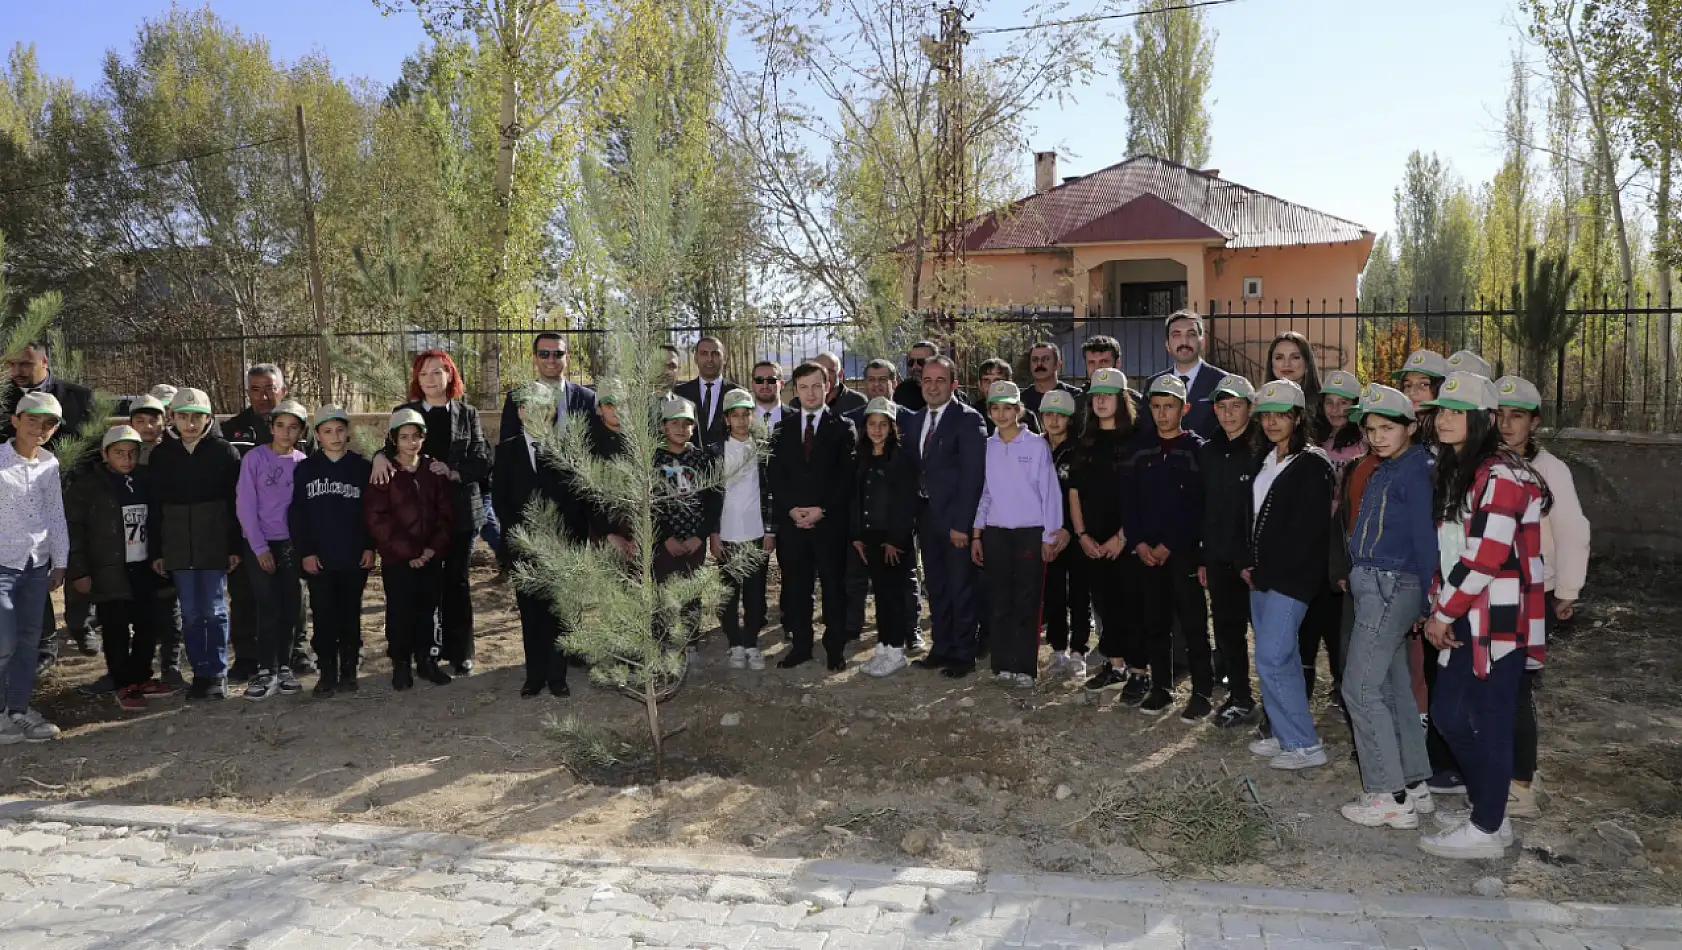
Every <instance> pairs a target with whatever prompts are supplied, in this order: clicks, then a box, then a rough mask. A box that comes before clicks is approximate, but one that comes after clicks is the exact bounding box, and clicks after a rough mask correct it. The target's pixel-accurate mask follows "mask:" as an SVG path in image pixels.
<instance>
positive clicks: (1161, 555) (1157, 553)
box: [1151, 544, 1168, 564]
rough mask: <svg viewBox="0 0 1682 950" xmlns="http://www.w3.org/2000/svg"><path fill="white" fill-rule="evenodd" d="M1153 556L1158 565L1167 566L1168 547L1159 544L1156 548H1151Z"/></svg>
mask: <svg viewBox="0 0 1682 950" xmlns="http://www.w3.org/2000/svg"><path fill="white" fill-rule="evenodd" d="M1151 555H1152V556H1153V557H1155V558H1156V563H1158V564H1167V563H1168V545H1166V544H1159V545H1157V546H1156V547H1154V548H1151Z"/></svg>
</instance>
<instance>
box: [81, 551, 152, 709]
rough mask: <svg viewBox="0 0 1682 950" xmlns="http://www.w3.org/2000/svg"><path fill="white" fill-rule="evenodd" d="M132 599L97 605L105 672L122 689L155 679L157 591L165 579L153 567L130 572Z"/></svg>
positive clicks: (141, 566)
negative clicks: (153, 667) (103, 641)
mask: <svg viewBox="0 0 1682 950" xmlns="http://www.w3.org/2000/svg"><path fill="white" fill-rule="evenodd" d="M128 582H129V599H127V600H107V601H105V602H103V603H99V604H95V605H94V608H93V609H94V613H95V614H96V615H98V617H99V625H100V627H102V628H103V629H104V634H105V672H106V673H107V674H109V675H110V677H111V682H112V683H114V684H115V685H116V687H117V688H118V689H123V688H124V687H127V686H137V685H139V684H141V683H144V682H146V681H147V680H149V679H151V678H152V654H153V651H154V649H155V646H156V643H157V635H158V611H157V609H156V604H157V590H158V587H159V586H160V585H161V584H162V583H163V579H162V578H160V577H158V575H156V574H154V573H152V568H151V566H150V565H148V564H145V563H137V564H132V565H130V566H129V568H128Z"/></svg>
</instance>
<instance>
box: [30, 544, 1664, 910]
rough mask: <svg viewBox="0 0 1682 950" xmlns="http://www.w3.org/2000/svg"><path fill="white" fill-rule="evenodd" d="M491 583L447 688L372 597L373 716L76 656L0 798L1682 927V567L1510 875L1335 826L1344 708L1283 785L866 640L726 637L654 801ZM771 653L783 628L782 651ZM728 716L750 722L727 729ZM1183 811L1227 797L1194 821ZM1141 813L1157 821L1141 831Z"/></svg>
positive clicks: (1173, 725) (1572, 738)
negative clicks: (1331, 896) (111, 671)
mask: <svg viewBox="0 0 1682 950" xmlns="http://www.w3.org/2000/svg"><path fill="white" fill-rule="evenodd" d="M488 581H489V573H488V572H479V573H477V574H476V575H475V597H476V599H477V602H478V605H479V613H478V631H479V647H478V649H479V672H478V673H477V674H476V675H474V676H473V677H471V678H468V679H465V680H457V681H456V682H454V683H451V684H450V685H448V686H443V687H432V686H428V685H426V684H424V683H423V684H421V685H419V686H418V687H417V688H416V689H415V690H414V691H412V692H408V693H402V694H397V693H393V692H392V691H391V690H390V688H389V685H388V677H389V664H388V663H387V662H386V661H385V660H384V659H383V658H381V657H378V656H377V654H378V653H379V652H380V649H381V648H382V647H383V634H382V613H383V608H382V605H381V604H380V603H379V600H378V591H379V584H378V583H374V584H370V585H369V594H370V597H369V603H368V604H367V607H366V610H365V617H364V628H365V631H366V636H367V638H368V642H369V644H370V646H369V650H368V653H369V656H370V660H369V661H368V663H367V664H366V665H365V667H364V676H363V690H362V692H361V693H360V694H358V695H356V696H354V697H344V696H339V697H334V698H331V699H327V700H315V699H312V698H310V697H309V695H308V694H307V693H306V694H305V695H303V696H300V697H295V698H275V699H270V700H267V701H265V702H261V703H255V702H247V701H245V700H242V699H238V698H233V699H229V700H227V701H225V702H222V703H217V704H213V705H198V706H193V707H184V706H183V705H182V703H181V701H180V700H179V699H170V700H165V701H161V702H158V703H156V704H154V706H153V708H152V710H151V711H149V712H148V713H145V714H142V715H133V714H129V715H125V714H123V713H121V712H119V710H118V709H117V707H116V705H115V703H114V701H113V700H111V699H110V698H109V697H104V698H99V699H94V698H89V697H86V696H83V695H82V694H80V693H78V692H77V691H76V690H75V687H76V686H77V685H80V684H82V683H86V682H88V681H90V680H92V679H94V678H95V677H96V676H98V675H99V673H100V672H102V661H100V660H90V659H82V658H80V657H72V658H69V659H67V660H66V661H65V663H64V665H63V666H62V667H61V669H60V671H59V672H58V673H56V674H55V675H54V676H53V677H52V678H51V679H49V680H48V681H47V682H46V683H44V684H43V687H42V690H41V695H40V697H39V702H38V706H39V707H40V708H42V709H44V710H45V711H46V712H47V713H48V715H49V716H51V717H53V718H54V719H55V720H56V721H57V722H59V723H60V724H61V725H62V726H64V727H65V734H64V736H63V738H62V739H61V740H60V741H58V742H54V743H48V744H43V745H32V746H14V747H11V748H8V749H6V750H4V751H0V762H3V763H4V767H3V768H0V792H4V793H9V794H17V795H26V796H33V797H47V798H55V797H56V798H81V797H94V798H102V799H107V800H113V801H123V802H132V803H155V804H184V805H192V806H198V807H209V808H217V809H224V810H231V811H243V812H251V813H255V814H262V815H268V816H287V817H299V818H308V819H325V820H332V819H335V818H340V819H354V820H357V821H365V822H379V823H389V824H397V825H413V826H419V827H422V828H426V829H430V830H434V831H443V832H452V833H457V834H466V835H476V836H483V837H486V838H494V839H503V840H521V841H530V842H538V843H547V844H590V845H614V846H626V847H653V846H660V847H684V848H694V849H697V850H703V851H711V852H720V851H726V852H753V853H757V854H762V855H766V856H772V857H797V858H819V857H824V858H846V859H853V860H868V861H897V862H902V863H916V864H933V865H940V866H948V867H961V868H973V869H991V870H999V871H1021V870H1044V871H1071V872H1080V873H1089V874H1122V875H1131V874H1144V873H1154V874H1173V875H1183V876H1192V877H1201V878H1209V879H1218V880H1223V881H1230V882H1236V883H1245V884H1256V885H1275V886H1289V887H1320V888H1339V889H1350V890H1357V891H1374V892H1379V891H1382V892H1395V891H1415V892H1436V893H1446V894H1460V895H1465V894H1468V893H1469V892H1470V890H1471V885H1472V882H1473V881H1474V880H1475V879H1477V878H1480V877H1485V876H1489V875H1492V874H1493V875H1496V876H1499V877H1501V878H1502V879H1503V880H1505V881H1506V882H1507V884H1508V894H1509V895H1513V896H1533V897H1543V898H1550V899H1561V898H1575V899H1587V900H1616V901H1623V902H1636V903H1642V902H1646V903H1669V902H1674V901H1675V900H1676V894H1677V893H1678V889H1679V885H1678V881H1679V880H1682V634H1679V633H1678V630H1679V627H1682V623H1679V621H1682V568H1678V567H1677V566H1674V565H1657V566H1655V565H1641V564H1635V563H1630V562H1616V563H1604V564H1601V565H1599V566H1598V568H1597V570H1596V571H1595V574H1594V576H1593V577H1592V578H1591V581H1590V584H1589V590H1590V591H1591V593H1592V594H1593V599H1592V600H1591V601H1588V602H1585V603H1584V604H1583V605H1582V609H1581V610H1580V612H1579V620H1578V622H1577V624H1576V627H1575V630H1574V631H1573V632H1570V633H1567V634H1564V635H1562V636H1560V637H1558V638H1557V640H1556V643H1555V644H1554V646H1553V649H1552V652H1551V660H1550V663H1549V666H1548V670H1547V673H1546V679H1545V682H1544V686H1543V688H1542V689H1541V690H1540V691H1539V692H1538V702H1539V704H1540V707H1541V713H1542V728H1543V737H1542V745H1543V751H1542V776H1543V778H1542V782H1543V788H1544V790H1545V792H1546V795H1545V798H1544V802H1545V805H1544V817H1543V818H1541V819H1540V820H1535V821H1524V822H1520V823H1519V833H1520V838H1521V841H1522V843H1523V847H1522V848H1521V849H1517V850H1516V855H1515V856H1514V857H1510V858H1509V859H1507V860H1506V861H1503V862H1499V863H1484V862H1468V863H1453V862H1443V861H1437V860H1433V859H1430V858H1427V857H1425V856H1424V855H1422V854H1421V853H1420V852H1419V851H1418V850H1417V849H1416V848H1415V840H1416V837H1417V835H1416V833H1413V832H1402V831H1377V830H1369V829H1363V828H1358V827H1356V826H1354V825H1351V824H1350V823H1348V822H1347V821H1345V820H1344V819H1343V818H1342V817H1340V816H1339V815H1338V813H1337V807H1338V805H1340V804H1341V803H1343V802H1345V801H1348V800H1349V799H1351V798H1352V797H1353V796H1354V795H1355V794H1356V793H1357V792H1358V791H1359V787H1360V783H1359V777H1358V774H1357V772H1356V769H1355V765H1354V763H1353V762H1352V761H1350V758H1349V754H1348V753H1349V750H1350V741H1349V737H1348V733H1347V730H1346V728H1345V726H1344V725H1343V722H1342V718H1341V716H1340V715H1338V713H1337V712H1336V710H1334V709H1331V708H1329V706H1328V705H1327V703H1326V699H1327V697H1326V696H1325V695H1324V691H1325V687H1324V686H1322V695H1320V696H1318V697H1316V704H1317V709H1318V711H1319V712H1320V727H1321V732H1322V735H1323V736H1324V737H1325V738H1326V739H1327V741H1328V742H1329V743H1330V744H1331V745H1332V747H1333V762H1332V765H1331V766H1330V767H1328V768H1323V769H1316V770H1311V771H1310V772H1308V773H1307V774H1290V773H1281V772H1276V771H1272V770H1270V769H1268V768H1266V767H1265V766H1264V765H1263V763H1262V762H1261V761H1260V760H1258V759H1256V758H1255V757H1253V756H1251V755H1250V754H1249V752H1248V751H1247V750H1246V748H1245V745H1246V744H1247V742H1248V741H1249V740H1250V739H1251V738H1252V736H1251V734H1250V731H1249V730H1238V731H1236V732H1227V731H1221V730H1217V729H1214V728H1213V727H1211V726H1209V725H1207V724H1203V725H1197V726H1187V725H1184V724H1182V723H1181V722H1179V720H1178V718H1177V717H1176V716H1172V715H1170V716H1165V717H1161V718H1157V719H1153V718H1151V717H1147V716H1144V715H1141V714H1140V713H1139V712H1138V711H1136V710H1134V709H1130V708H1127V707H1122V706H1115V705H1112V704H1111V703H1110V701H1109V700H1107V699H1106V700H1105V701H1104V703H1102V704H1091V703H1088V702H1087V701H1086V697H1085V695H1084V694H1083V693H1082V692H1081V691H1080V690H1079V689H1078V686H1077V684H1072V683H1067V684H1065V683H1058V684H1051V683H1047V682H1042V684H1041V687H1040V688H1039V689H1038V690H1036V691H1034V692H1032V693H1023V692H1018V691H1015V690H1005V689H1001V688H999V687H997V686H994V685H993V684H992V683H991V682H988V681H987V679H986V677H984V676H977V677H971V678H969V679H966V680H963V681H961V682H957V683H954V682H952V681H951V680H947V679H944V678H942V677H939V676H936V675H933V674H930V673H927V672H923V671H919V670H915V669H908V670H906V671H904V672H902V673H899V674H896V675H894V676H892V677H889V678H887V679H882V680H875V679H871V678H869V677H866V676H864V675H863V674H862V672H861V670H860V664H861V663H862V661H863V660H865V659H868V657H869V653H870V650H871V649H872V648H873V645H874V642H873V637H871V636H870V635H869V634H868V633H867V635H866V639H865V641H864V642H863V643H861V644H857V645H855V647H854V649H855V650H856V651H857V653H856V655H855V656H854V657H853V660H852V663H851V665H850V666H849V668H848V669H847V670H846V671H845V672H842V673H840V674H836V675H827V674H825V672H824V671H823V669H822V665H821V664H818V663H813V664H808V665H806V666H803V667H801V668H800V669H799V670H796V671H778V670H776V669H774V668H773V669H769V670H766V671H764V672H762V673H754V672H751V671H733V670H730V669H728V668H727V667H726V664H725V661H724V648H723V645H722V642H721V640H720V639H719V638H709V640H708V641H707V642H706V643H705V644H704V645H703V647H702V650H701V660H700V664H699V666H698V668H697V669H696V670H695V671H694V672H693V673H692V675H691V677H690V679H689V682H688V685H686V686H685V687H684V689H683V690H682V692H681V693H680V694H679V695H678V696H677V698H676V699H674V700H673V701H671V702H670V703H668V704H667V705H666V706H664V707H663V712H664V715H665V717H666V722H667V724H668V725H667V728H668V729H669V730H675V731H676V734H675V735H673V736H672V738H671V739H670V740H669V742H668V749H669V752H670V755H671V763H670V765H671V774H673V775H675V776H678V777H677V778H674V779H673V780H670V781H668V782H667V783H666V784H665V785H664V786H661V787H658V788H651V787H649V786H648V785H646V784H642V783H645V782H646V781H647V777H648V774H649V773H648V770H647V767H646V766H647V763H646V757H645V756H644V752H643V750H644V748H645V746H646V739H645V738H644V736H645V734H646V726H645V724H644V720H643V718H642V711H641V709H640V707H639V706H638V705H636V704H634V703H632V702H630V701H628V700H626V699H624V698H622V697H621V696H619V695H617V694H615V693H613V692H610V691H607V690H604V689H600V688H594V687H591V686H589V685H587V683H586V675H585V673H584V671H579V670H575V671H574V674H575V675H574V677H573V686H574V695H573V697H572V698H571V699H568V700H557V699H554V698H552V697H549V696H548V695H547V694H545V695H544V696H543V697H541V698H536V699H522V698H520V696H519V687H520V683H521V680H522V674H521V669H520V664H521V662H522V658H521V652H520V636H519V626H518V621H517V619H516V617H515V616H514V614H513V605H512V594H511V592H509V591H508V589H507V588H498V587H492V586H490V585H489V583H488ZM777 640H778V632H777V629H776V628H775V627H773V628H772V629H771V630H770V631H768V632H767V634H766V636H765V642H766V643H767V644H772V643H776V642H777ZM778 649H779V650H780V647H779V648H778ZM775 658H776V656H775V653H773V655H772V660H773V662H774V660H775ZM1328 680H1329V677H1328V676H1326V675H1325V674H1324V673H1322V675H1321V676H1320V681H1321V683H1322V684H1324V683H1326V682H1327V681H1328ZM306 685H309V684H308V683H306ZM567 713H573V714H576V716H577V717H578V718H579V720H581V721H582V722H584V723H586V724H587V725H589V726H592V727H598V728H600V729H601V730H603V734H604V735H607V736H609V737H611V742H612V744H613V745H614V747H615V748H618V749H620V751H621V752H624V755H623V756H622V759H623V761H621V762H619V763H617V764H613V765H609V766H606V767H591V766H588V765H586V764H577V758H576V756H568V755H566V754H565V751H564V749H565V747H564V746H563V744H561V743H558V742H556V741H554V740H553V739H551V738H546V737H545V729H544V723H545V721H546V720H552V719H553V718H555V717H559V716H563V715H565V714H567ZM727 714H734V715H735V716H739V717H740V724H739V725H733V726H725V725H723V724H722V720H724V718H725V717H726V715H727ZM626 747H629V751H628V752H626V751H625V748H626ZM639 756H640V757H642V758H639ZM569 761H571V762H574V763H575V764H577V771H576V772H575V771H574V770H573V768H571V767H569V765H568V762H569ZM581 776H582V777H581ZM591 779H593V781H592V780H591ZM1064 785H1066V786H1068V788H1067V789H1063V790H1061V791H1060V790H1059V786H1064ZM1118 786H1120V787H1122V789H1123V790H1122V791H1118V790H1117V788H1118ZM1185 789H1191V790H1193V791H1197V790H1201V792H1202V793H1204V797H1203V798H1201V799H1197V800H1195V801H1194V800H1192V799H1189V798H1188V799H1185V804H1183V805H1182V804H1174V802H1176V801H1177V800H1176V799H1174V798H1173V794H1174V793H1176V791H1177V790H1185ZM1060 796H1061V797H1060ZM1222 796H1230V797H1231V798H1230V800H1223V798H1222ZM1164 802H1168V803H1169V804H1167V805H1164V804H1163V803H1164ZM1176 808H1183V809H1184V810H1185V814H1184V816H1183V819H1184V821H1185V822H1188V823H1194V822H1198V821H1203V822H1212V823H1213V824H1209V825H1205V826H1197V825H1195V824H1187V825H1186V827H1188V828H1193V829H1194V831H1193V832H1192V834H1191V837H1198V836H1199V835H1201V834H1202V833H1201V832H1198V831H1195V829H1196V828H1197V827H1213V828H1216V829H1217V830H1218V831H1219V832H1221V833H1223V834H1225V833H1227V832H1232V833H1231V834H1230V835H1228V838H1229V839H1230V840H1231V841H1233V842H1239V843H1240V844H1239V845H1238V846H1237V847H1236V850H1234V851H1233V852H1232V853H1233V854H1236V855H1239V856H1238V857H1233V858H1228V859H1226V860H1223V861H1218V862H1215V863H1213V864H1210V863H1208V862H1207V858H1205V859H1203V860H1201V861H1198V860H1180V857H1185V856H1187V855H1188V854H1192V853H1194V852H1188V850H1187V849H1185V848H1183V847H1178V846H1176V841H1175V835H1174V830H1175V827H1176V822H1178V821H1180V820H1181V817H1177V816H1176V815H1175V814H1174V813H1173V812H1174V810H1175V809H1176ZM1165 810H1166V812H1167V813H1168V814H1166V817H1165V816H1164V812H1165ZM1147 812H1149V813H1150V815H1152V816H1154V820H1153V821H1151V822H1144V821H1143V820H1142V819H1141V816H1142V815H1144V814H1145V813H1147ZM1235 821H1241V822H1251V824H1249V825H1245V826H1243V827H1232V826H1231V823H1232V822H1235ZM1147 824H1148V825H1150V827H1149V828H1147V827H1146V825H1147ZM1182 837H1184V836H1182ZM1636 838H1639V843H1637V842H1636V841H1635V839H1636ZM908 852H909V853H908ZM1205 853H1207V852H1205ZM1176 856H1180V857H1176Z"/></svg>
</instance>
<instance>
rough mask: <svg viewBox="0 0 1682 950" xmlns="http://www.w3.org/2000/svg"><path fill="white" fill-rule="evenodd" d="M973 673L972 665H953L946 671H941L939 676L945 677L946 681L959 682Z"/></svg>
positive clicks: (973, 665) (973, 667)
mask: <svg viewBox="0 0 1682 950" xmlns="http://www.w3.org/2000/svg"><path fill="white" fill-rule="evenodd" d="M974 672H975V664H974V663H954V664H952V665H951V666H948V667H947V668H946V669H944V670H941V671H940V675H941V676H944V677H947V678H948V679H955V680H961V679H963V678H964V677H966V676H968V675H970V674H971V673H974Z"/></svg>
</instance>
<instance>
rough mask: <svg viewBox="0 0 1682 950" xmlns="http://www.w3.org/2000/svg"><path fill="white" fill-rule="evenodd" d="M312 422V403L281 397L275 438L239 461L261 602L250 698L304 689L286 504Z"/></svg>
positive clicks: (245, 526)
mask: <svg viewBox="0 0 1682 950" xmlns="http://www.w3.org/2000/svg"><path fill="white" fill-rule="evenodd" d="M308 426H309V410H308V409H305V408H304V407H303V406H302V405H300V404H299V403H297V402H294V401H292V400H290V399H288V400H286V401H284V402H282V403H281V404H280V405H278V406H275V407H274V411H273V412H271V413H269V433H270V435H271V437H272V439H271V441H270V442H269V443H268V444H267V445H259V446H257V447H256V448H254V449H252V450H251V451H250V452H247V453H246V454H245V459H244V461H242V462H241V463H240V470H239V488H238V490H237V492H236V494H235V508H236V510H237V511H238V512H239V524H240V530H241V531H242V532H243V533H244V535H245V553H244V555H243V557H244V558H245V563H246V566H247V571H246V573H248V574H249V575H251V577H250V583H251V594H252V597H253V598H254V599H255V601H256V604H257V672H256V674H255V675H253V676H252V677H251V682H250V683H249V684H247V685H246V687H245V698H246V699H249V700H253V701H261V700H264V699H268V698H269V697H271V696H275V695H277V694H278V695H281V696H296V695H297V694H298V693H300V692H303V689H304V688H303V686H302V685H300V684H299V683H298V678H297V677H296V676H294V675H293V674H292V668H291V667H290V666H288V665H287V661H288V659H289V658H290V656H291V654H292V632H293V626H294V624H295V620H294V618H296V617H297V616H298V612H299V611H300V610H302V609H303V605H302V604H301V603H300V602H299V598H301V597H302V596H303V582H302V580H301V579H300V577H301V575H300V572H299V570H298V557H297V551H296V549H295V548H294V547H293V546H292V530H291V526H290V525H289V524H288V519H287V509H289V508H290V507H291V506H292V483H293V476H294V474H295V473H296V471H297V468H298V463H300V462H302V461H304V460H305V459H306V458H308V457H309V456H307V455H305V454H304V453H303V452H301V451H299V450H298V443H300V442H302V441H303V439H304V431H305V429H306V427H308ZM253 566H255V568H256V569H255V570H251V567H253Z"/></svg>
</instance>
